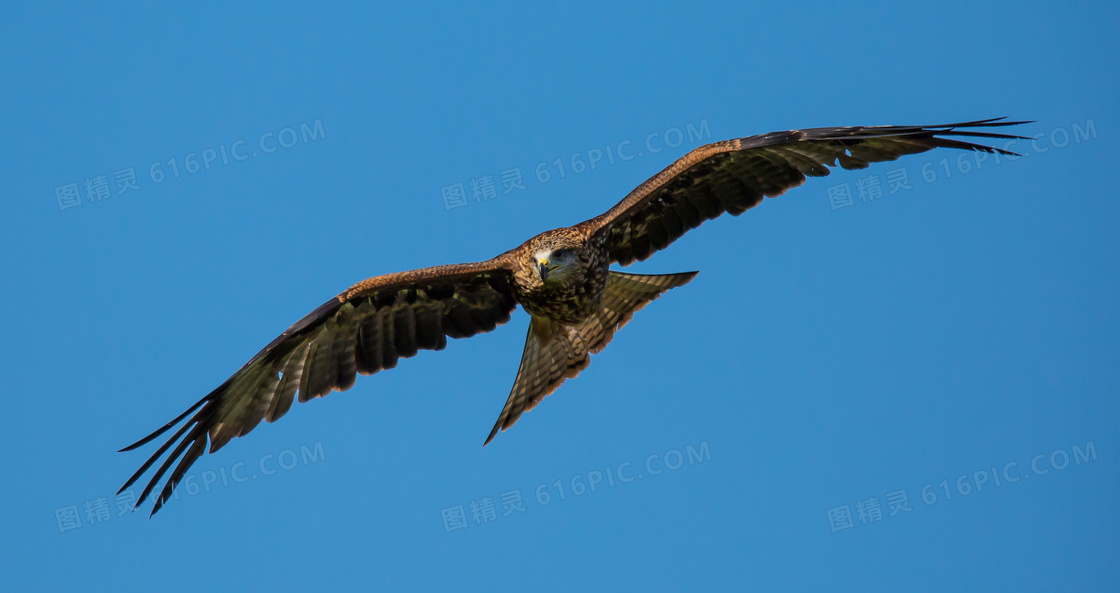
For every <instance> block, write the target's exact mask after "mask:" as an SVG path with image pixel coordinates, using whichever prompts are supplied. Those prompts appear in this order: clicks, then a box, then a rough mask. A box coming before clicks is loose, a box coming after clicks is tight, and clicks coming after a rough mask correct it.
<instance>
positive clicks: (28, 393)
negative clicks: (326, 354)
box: [0, 2, 1120, 591]
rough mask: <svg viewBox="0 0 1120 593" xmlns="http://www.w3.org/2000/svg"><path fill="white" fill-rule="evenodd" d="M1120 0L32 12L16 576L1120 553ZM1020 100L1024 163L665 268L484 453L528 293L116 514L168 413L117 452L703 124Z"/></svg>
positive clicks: (968, 170)
mask: <svg viewBox="0 0 1120 593" xmlns="http://www.w3.org/2000/svg"><path fill="white" fill-rule="evenodd" d="M1118 16H1120V11H1118V9H1117V8H1116V7H1115V6H1113V5H1109V4H1107V3H1086V4H1084V5H1080V6H1076V7H1071V6H1054V5H1049V4H1027V5H1024V4H1022V3H1015V4H1010V5H1000V6H996V5H991V6H988V5H983V6H979V5H975V4H974V3H959V4H946V3H944V2H928V3H912V4H906V5H905V6H902V5H898V4H896V3H881V4H871V5H866V6H864V7H860V8H853V7H844V8H837V7H830V6H826V5H816V4H813V5H805V4H797V5H793V4H790V5H767V6H765V7H761V6H746V5H739V4H737V3H736V4H730V5H722V6H720V5H715V4H713V3H704V4H703V5H700V6H685V5H678V4H652V3H640V4H633V5H627V6H613V7H608V6H601V5H597V4H587V5H579V6H564V7H555V6H553V7H548V8H539V7H532V8H530V7H526V6H489V7H470V8H466V7H462V6H458V5H454V4H453V5H445V6H439V7H428V8H414V7H408V8H383V7H377V8H375V7H372V6H369V5H365V4H358V5H348V6H336V7H310V6H308V7H292V6H285V7H277V6H273V5H257V6H244V7H229V6H223V5H216V4H205V3H204V4H199V3H195V4H192V5H190V6H189V7H185V6H181V7H175V8H171V7H162V6H160V7H153V6H151V5H146V4H138V5H128V6H123V5H122V6H112V7H110V6H107V5H97V6H96V7H92V6H85V5H64V6H63V5H60V6H51V5H48V4H37V5H35V6H33V7H29V6H10V7H8V8H6V10H5V17H4V18H3V19H0V39H3V41H2V42H0V43H3V60H2V68H3V70H2V80H3V81H4V84H3V85H2V90H0V93H2V95H3V98H4V105H5V109H4V112H5V118H4V119H5V129H7V130H8V131H7V138H8V141H7V146H8V149H7V150H6V151H5V158H4V159H3V160H2V162H0V174H2V177H3V179H4V180H5V184H4V195H5V199H4V200H2V201H0V212H2V214H0V224H2V230H3V232H0V262H2V263H0V266H2V271H3V277H4V279H5V280H4V287H5V288H6V290H3V291H0V304H2V306H3V310H5V311H8V315H6V318H5V325H6V328H5V329H6V332H5V333H6V336H7V339H6V340H3V341H2V342H0V360H3V361H4V362H3V369H4V373H3V377H4V379H3V386H4V391H5V392H6V398H5V402H6V410H5V413H4V414H3V416H2V417H0V426H2V428H3V431H2V433H3V434H4V440H5V443H6V448H7V455H6V461H5V466H6V468H7V471H6V472H5V474H6V476H7V480H6V483H7V484H8V486H7V487H6V488H3V489H0V503H2V504H0V509H3V510H2V513H3V524H4V533H5V535H6V536H7V537H4V538H3V541H2V542H0V558H3V560H0V566H2V570H0V575H2V576H0V581H2V582H3V586H2V588H3V589H4V590H12V591H14V590H51V591H63V590H74V589H85V588H88V587H89V586H90V584H91V583H97V584H98V587H102V586H103V587H104V588H109V587H113V588H116V589H120V590H140V589H141V588H145V589H151V588H152V587H158V588H159V589H160V590H166V591H188V590H190V591H195V590H199V589H201V588H204V587H205V588H207V589H208V590H232V589H239V588H247V587H252V588H262V589H263V588H268V589H269V590H274V591H301V590H309V589H314V590H342V589H345V590H356V589H362V590H369V589H376V590H402V589H408V590H437V589H438V590H447V589H462V590H481V589H483V588H486V589H487V590H526V589H531V590H538V591H552V590H571V589H573V588H579V589H591V590H607V589H610V590H618V589H639V588H641V589H644V590H651V591H659V590H683V589H688V590H714V589H723V590H728V589H736V590H739V589H742V590H747V589H749V590H775V591H777V590H790V591H796V590H822V589H824V588H825V587H828V588H839V589H852V590H867V591H875V590H888V589H892V590H914V591H924V590H930V591H932V590H945V589H947V588H953V589H964V590H981V589H998V590H1017V591H1053V590H1063V591H1106V590H1117V589H1118V586H1120V570H1118V568H1117V563H1116V557H1117V552H1118V551H1120V536H1117V533H1118V532H1120V529H1118V528H1120V511H1118V509H1117V506H1116V504H1115V503H1116V500H1117V495H1118V494H1120V479H1118V478H1117V475H1118V473H1117V464H1118V463H1120V443H1118V441H1117V430H1116V427H1117V426H1118V424H1120V405H1118V404H1117V397H1116V396H1117V388H1118V387H1120V381H1118V378H1120V377H1118V371H1117V369H1120V365H1118V364H1117V361H1118V355H1120V341H1118V339H1117V336H1118V335H1120V334H1118V329H1120V316H1118V312H1120V309H1118V306H1117V305H1118V303H1120V298H1118V297H1120V282H1118V280H1120V274H1118V272H1120V267H1118V264H1117V262H1118V261H1120V260H1118V255H1120V240H1118V239H1120V233H1118V230H1117V229H1118V228H1120V226H1118V224H1117V223H1118V222H1120V200H1117V199H1116V198H1117V191H1116V186H1115V182H1114V180H1113V178H1112V172H1114V171H1115V163H1116V159H1117V158H1120V150H1118V148H1117V146H1118V144H1117V141H1116V138H1117V135H1116V134H1117V129H1118V128H1117V126H1118V121H1117V115H1118V113H1117V107H1116V106H1117V105H1118V104H1120V93H1118V86H1117V77H1116V72H1118V71H1120V69H1118V64H1117V61H1118V59H1117V57H1118V56H1120V47H1118V45H1117V40H1116V34H1115V32H1116V28H1117V25H1118V24H1120V22H1118V21H1120V19H1118ZM1002 115H1007V116H1011V117H1012V118H1016V119H1032V120H1036V123H1033V124H1029V125H1026V126H1023V127H1021V128H1020V132H1021V133H1022V134H1024V135H1026V136H1031V137H1034V138H1035V139H1034V140H1033V141H1022V142H1019V143H1018V144H1016V145H1014V146H1013V147H1012V149H1013V150H1017V151H1019V152H1022V153H1023V154H1024V156H1023V158H1019V159H1015V160H1011V159H1007V158H1004V159H1001V160H999V161H998V162H997V161H996V159H994V158H989V159H987V160H978V159H977V157H976V156H975V155H972V154H967V153H959V152H953V151H947V150H942V151H938V152H933V153H927V154H923V155H918V156H912V157H906V158H904V159H903V160H900V161H898V162H896V163H885V164H880V165H876V166H874V167H873V168H871V169H869V170H865V171H855V172H843V171H842V172H840V173H838V174H834V175H833V176H831V177H828V178H825V179H814V180H811V181H810V182H808V183H806V184H805V185H804V186H802V187H801V188H798V189H796V190H793V191H791V192H790V193H788V194H786V195H785V196H783V197H781V198H779V199H776V200H767V201H766V202H765V203H764V204H762V205H761V206H760V207H758V208H757V209H755V210H752V211H750V212H748V213H747V214H744V215H743V216H741V217H738V218H732V217H724V218H721V219H719V220H716V221H713V222H709V223H706V224H705V225H704V226H703V227H702V228H700V229H698V230H696V231H693V232H691V233H689V234H688V235H687V236H686V237H684V238H683V239H681V240H680V241H678V242H676V243H675V244H674V245H673V246H672V247H671V248H670V249H668V250H666V251H664V252H662V253H660V254H658V255H656V256H655V257H653V258H652V259H650V260H649V261H647V262H643V263H640V264H637V265H634V266H631V267H630V268H628V270H629V271H633V272H638V273H668V272H678V271H687V270H700V275H699V276H698V277H697V278H696V279H695V280H694V281H693V282H692V283H691V284H689V285H688V286H685V287H682V288H679V289H675V290H673V291H672V292H670V293H668V294H667V295H666V296H664V297H663V298H662V299H661V300H659V301H657V302H656V303H654V304H652V305H651V306H649V307H647V308H646V309H645V310H643V311H641V312H640V313H639V314H638V315H637V316H636V318H635V320H634V321H633V322H632V323H631V324H630V325H628V326H627V327H626V328H625V329H624V330H622V331H621V332H620V333H619V335H618V336H617V337H616V339H615V340H614V342H613V343H612V344H611V345H610V347H609V348H607V349H606V350H605V351H604V352H603V353H602V354H600V355H597V356H595V357H594V358H593V360H592V364H591V366H590V368H589V369H588V370H587V371H585V372H584V373H583V374H582V375H581V376H580V377H578V378H577V379H575V380H571V381H569V382H568V383H566V384H565V385H564V386H563V387H562V388H561V389H560V390H559V391H558V392H557V393H556V394H554V395H552V396H549V397H548V398H547V399H546V400H545V401H544V402H543V403H542V404H541V405H540V406H539V407H537V408H536V409H534V410H533V411H531V412H530V413H528V414H526V415H525V416H523V417H522V418H521V420H520V421H519V422H518V423H517V425H516V426H515V427H514V428H513V429H511V430H509V431H507V432H504V433H502V434H500V435H499V436H498V437H497V438H496V439H495V441H494V442H493V443H491V444H490V445H489V446H487V447H486V448H485V449H483V448H481V447H480V445H481V443H482V441H483V439H484V438H485V436H486V434H487V432H488V431H489V429H490V427H491V426H492V424H493V422H494V420H495V418H496V417H497V415H498V413H499V412H500V410H501V406H502V404H503V403H504V401H505V398H506V395H507V394H508V390H509V388H510V385H511V384H512V381H513V377H514V374H515V372H516V369H517V363H518V360H519V357H520V354H521V348H522V345H523V343H524V334H525V328H526V325H527V323H528V317H527V315H525V314H524V313H523V312H520V311H519V312H518V313H517V314H515V316H514V317H513V319H512V321H511V322H510V323H509V324H508V325H507V326H503V327H500V328H499V329H498V330H496V331H494V332H492V333H490V334H486V335H482V336H477V337H475V338H471V339H469V340H459V341H453V342H452V343H451V344H450V345H449V347H448V348H447V349H446V350H445V351H442V352H438V353H431V352H427V353H422V354H421V355H420V356H418V357H416V358H414V359H409V360H407V361H404V362H402V363H401V364H400V366H399V367H398V368H396V369H394V370H393V371H391V372H386V373H380V374H378V375H376V376H374V377H363V378H359V380H358V382H357V384H356V386H355V387H354V388H353V389H351V390H350V391H347V392H344V393H341V394H339V393H336V394H332V395H331V396H330V397H327V398H324V399H323V400H316V401H313V402H310V403H306V404H300V405H297V406H296V407H294V408H293V409H292V411H291V412H289V414H288V415H287V416H285V417H284V418H283V419H282V420H281V421H279V422H277V423H275V424H270V425H262V426H261V427H259V428H257V429H256V430H255V431H254V432H253V433H252V434H250V435H248V436H247V437H244V438H240V439H236V440H234V441H233V442H231V443H230V444H229V445H228V446H227V447H225V448H224V449H222V450H221V451H219V452H218V453H217V454H215V455H208V456H205V457H203V458H202V459H201V460H200V461H199V463H197V464H196V465H195V466H194V468H193V469H192V471H191V474H190V477H188V479H187V481H186V482H184V484H183V485H182V486H181V487H180V496H179V499H178V500H172V501H171V502H170V503H169V504H168V505H167V506H166V507H165V508H164V509H163V510H162V511H161V512H160V513H159V514H158V515H156V517H155V518H154V519H153V520H148V519H147V512H148V510H149V509H150V505H146V506H145V508H144V509H143V512H140V513H135V514H129V513H118V509H117V504H118V502H122V501H118V500H117V499H116V498H115V497H114V493H115V492H116V490H117V488H118V487H119V486H120V485H121V483H123V481H124V480H125V479H126V478H127V477H128V476H129V475H130V474H131V473H132V471H133V470H134V469H135V468H136V467H138V465H139V464H140V463H142V462H143V460H144V459H145V458H146V456H147V454H149V453H150V452H151V451H152V450H153V448H152V447H149V448H146V449H144V450H143V451H141V452H131V453H117V452H116V451H117V449H119V448H121V447H122V446H124V445H127V444H129V443H131V442H132V441H134V440H135V439H137V438H139V437H141V436H143V435H145V434H147V433H148V432H149V431H150V430H152V429H154V428H155V427H157V426H159V425H161V424H162V423H164V422H166V421H167V420H168V419H170V418H172V417H173V416H175V415H177V414H178V413H179V412H180V411H182V410H183V409H185V408H186V407H187V406H189V405H190V404H191V403H193V402H195V401H196V400H197V399H198V398H199V397H201V396H202V395H203V394H205V393H206V392H208V391H210V390H211V389H212V388H214V387H215V386H216V385H218V384H219V383H221V382H222V381H223V380H225V378H226V377H228V376H229V375H230V374H231V373H232V372H233V371H235V370H237V368H238V367H240V366H241V364H242V363H243V362H244V361H245V360H247V359H248V358H250V357H251V356H252V355H253V354H254V353H256V351H257V350H258V349H259V348H261V347H262V346H263V345H264V344H266V343H268V342H269V341H270V340H271V339H272V338H273V337H274V336H276V335H277V334H278V333H280V332H281V331H282V330H283V329H285V328H286V327H288V325H290V324H291V323H292V322H294V321H296V320H297V319H299V318H300V317H302V316H303V315H304V314H305V313H307V312H308V311H310V310H311V309H313V308H314V307H315V306H317V305H319V304H320V303H322V302H323V301H324V300H326V299H327V298H329V297H331V296H333V295H334V294H336V293H337V292H339V291H341V290H342V289H344V288H346V287H347V286H349V285H350V284H352V283H354V282H356V281H358V280H361V279H363V278H366V277H369V276H373V275H378V274H383V273H389V272H395V271H399V270H407V269H413V268H418V267H425V266H429V265H436V264H442V263H450V262H459V261H476V260H481V259H486V258H489V257H492V256H493V255H496V254H497V253H499V252H502V251H504V250H506V249H509V248H510V247H512V246H515V245H517V244H519V243H520V242H522V241H523V240H525V239H526V238H528V237H530V236H532V235H533V234H536V233H538V232H541V231H544V230H548V229H550V228H555V227H558V226H565V225H569V224H574V223H576V222H579V221H581V220H584V219H587V218H590V217H591V216H594V215H597V214H599V213H600V212H602V211H604V210H606V209H607V208H609V207H610V206H611V205H613V204H614V203H615V202H617V201H618V200H619V199H621V197H622V196H624V195H625V194H626V193H627V192H628V191H629V190H630V189H632V188H633V187H634V186H636V185H638V184H639V183H640V182H642V181H643V180H645V179H646V178H647V177H649V176H650V175H652V174H654V173H656V172H657V171H659V170H660V169H661V168H663V167H665V166H666V165H668V164H669V163H670V162H672V160H673V159H675V158H677V157H679V156H681V155H683V154H685V153H686V152H687V151H688V150H690V149H692V148H695V147H696V146H698V145H700V144H702V143H706V142H710V141H716V140H721V139H725V138H732V137H739V136H747V135H752V134H758V133H764V132H769V131H773V130H785V129H790V128H798V127H813V126H829V125H870V124H936V123H943V122H951V121H960V120H968V119H977V118H984V117H994V116H1002ZM690 133H691V134H690ZM597 151H598V152H597ZM608 153H609V154H611V155H613V156H615V157H618V155H624V156H630V157H632V158H613V159H610V158H608V156H607V154H608ZM639 154H640V156H639ZM596 155H598V157H597V158H595V159H594V160H595V161H596V162H595V166H594V168H592V167H591V166H590V162H591V160H592V159H593V157H595V156H596ZM962 155H963V156H962ZM900 170H901V171H902V173H899V171H900ZM561 171H563V173H561ZM503 172H505V175H506V177H505V178H504V179H505V180H506V181H509V182H510V185H509V186H508V187H507V186H506V185H505V184H504V183H503ZM514 172H516V173H514ZM546 173H547V177H546ZM888 173H890V174H891V177H890V179H891V180H892V181H891V182H890V183H889V182H888ZM516 174H520V176H521V180H520V184H517V183H516V180H515V179H513V178H511V177H509V176H510V175H516ZM871 175H874V176H875V177H874V178H871V177H869V176H871ZM902 175H905V179H902V178H901V176H902ZM487 176H488V177H490V178H491V179H492V180H493V182H494V184H495V191H494V195H493V197H490V198H489V199H482V198H484V197H488V196H480V198H479V199H478V200H476V199H474V197H473V195H472V192H471V184H472V180H474V181H475V183H476V184H477V183H478V182H477V180H479V179H483V178H485V177H487ZM459 184H462V187H463V188H464V194H463V195H464V197H465V201H456V198H457V194H455V193H454V192H455V191H456V189H455V188H456V187H458V185H459ZM876 184H878V187H879V188H880V189H881V196H878V197H877V198H876V199H872V198H873V196H874V191H873V190H872V189H870V188H873V187H874V186H875V185H876ZM845 187H846V188H848V191H850V192H851V200H850V204H849V205H844V200H843V199H842V195H843V193H842V192H843V191H844V189H843V188H845ZM448 188H451V189H448ZM859 188H863V189H864V191H865V193H862V194H861V192H860V190H859ZM639 476H640V477H639ZM962 476H963V477H962ZM997 481H998V485H997ZM592 483H594V490H593V491H592V489H591V486H592ZM137 492H138V491H137ZM903 497H905V499H903ZM518 499H520V500H518ZM488 509H492V511H489V510H488ZM491 512H492V514H491Z"/></svg>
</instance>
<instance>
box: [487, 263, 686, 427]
mask: <svg viewBox="0 0 1120 593" xmlns="http://www.w3.org/2000/svg"><path fill="white" fill-rule="evenodd" d="M696 274H697V272H684V273H680V274H659V275H646V274H628V273H625V272H614V271H612V272H610V277H609V279H608V280H607V286H606V288H605V289H604V291H603V303H602V305H603V306H602V308H601V309H600V310H599V311H597V312H596V314H595V315H592V316H591V317H589V318H588V319H586V320H584V321H583V322H582V323H580V324H578V325H574V326H570V325H562V324H560V323H557V322H555V321H552V320H550V319H545V318H542V317H533V318H532V320H531V321H530V323H529V335H528V336H527V337H526V338H525V351H524V353H523V354H522V355H521V366H520V367H519V368H518V369H517V379H515V380H514V382H513V389H512V390H511V391H510V394H509V398H508V399H507V400H506V405H505V407H504V408H502V413H501V414H500V415H499V416H498V421H497V422H496V423H495V424H494V428H493V429H492V430H491V431H490V435H489V436H488V437H486V442H485V443H483V445H482V446H484V447H485V446H486V445H487V444H489V443H490V441H491V440H493V439H494V435H496V434H498V431H499V430H505V429H507V428H509V427H510V426H513V423H514V422H517V419H518V418H520V417H521V414H522V413H524V412H526V411H528V410H531V409H532V408H533V407H534V406H536V405H537V403H539V402H540V401H541V399H543V398H544V397H545V396H546V395H548V394H550V393H552V392H553V391H556V388H557V387H559V386H560V384H561V383H563V382H564V380H565V379H568V378H571V377H575V376H576V375H578V374H579V373H580V371H582V370H583V369H585V368H587V365H588V363H589V362H590V358H589V355H590V354H597V353H599V352H600V351H602V350H603V348H606V346H607V344H609V343H610V341H611V339H612V338H613V337H614V334H615V332H617V331H618V329H619V328H621V327H622V326H624V325H626V323H627V322H628V321H630V319H631V318H632V317H633V315H634V313H635V312H636V311H637V310H638V309H641V308H642V307H644V306H646V304H647V303H649V302H650V301H652V300H654V299H656V298H657V297H659V296H661V295H662V294H664V292H665V291H667V290H669V289H670V288H676V287H678V286H683V285H685V284H688V282H689V281H691V280H692V279H693V278H694V277H695V276H696Z"/></svg>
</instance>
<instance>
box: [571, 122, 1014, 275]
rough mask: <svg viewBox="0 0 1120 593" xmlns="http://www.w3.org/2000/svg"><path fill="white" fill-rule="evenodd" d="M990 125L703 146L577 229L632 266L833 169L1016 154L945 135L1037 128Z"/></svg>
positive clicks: (859, 130) (820, 132)
mask: <svg viewBox="0 0 1120 593" xmlns="http://www.w3.org/2000/svg"><path fill="white" fill-rule="evenodd" d="M1003 119H1004V118H996V119H986V120H979V121H972V122H963V123H956V124H945V125H939V126H871V127H847V128H813V129H808V130H790V131H788V132H771V133H769V134H763V135H760V136H751V137H749V138H738V139H735V140H726V141H723V142H716V143H714V144H708V145H706V146H701V147H700V148H697V149H696V150H693V151H692V152H690V153H688V154H686V155H685V156H683V157H681V158H680V159H678V160H677V161H676V162H675V163H673V164H672V165H669V166H668V167H666V168H665V169H664V170H663V171H661V172H660V173H658V174H657V175H654V176H653V177H651V178H649V179H648V180H646V182H645V183H643V184H641V185H639V186H638V187H637V188H635V189H634V191H632V192H630V194H629V195H627V196H626V198H625V199H623V200H622V201H621V202H619V203H618V205H616V206H615V207H614V208H611V209H610V210H609V211H607V212H606V213H604V214H602V215H600V216H597V217H595V218H593V219H591V220H588V221H585V222H583V223H581V224H580V225H578V226H579V227H581V228H582V229H583V230H585V231H586V232H589V233H592V234H596V233H598V234H600V236H601V238H602V239H603V240H604V241H605V244H606V247H607V249H608V251H609V252H610V256H611V261H612V263H613V262H618V263H619V264H621V265H624V266H625V265H629V264H631V263H633V262H634V260H638V261H641V260H644V259H646V258H647V257H649V256H650V255H651V254H653V253H654V252H655V251H658V250H660V249H664V248H665V247H666V246H668V245H669V244H670V243H672V242H673V241H675V240H676V239H678V238H679V237H680V236H681V235H683V234H684V233H685V232H686V231H688V230H690V229H693V228H696V227H698V226H700V223H702V222H704V221H705V220H710V219H713V218H716V217H718V216H720V215H721V214H723V213H724V212H730V213H731V214H732V215H733V216H737V215H739V214H742V213H743V212H745V211H746V210H747V209H749V208H753V207H754V206H757V205H758V204H759V203H760V202H762V197H763V196H767V197H771V198H773V197H776V196H779V195H781V194H783V193H785V191H786V190H788V189H790V188H792V187H797V186H798V185H801V184H802V183H804V182H805V176H806V175H808V176H811V177H823V176H825V175H828V173H829V169H828V167H835V166H837V162H839V166H841V167H843V168H845V169H863V168H865V167H867V166H868V164H869V163H876V162H880V161H893V160H895V159H897V158H898V157H900V156H903V155H907V154H916V153H920V152H925V151H927V150H932V149H934V148H939V147H945V148H959V149H962V150H977V151H982V152H989V153H998V154H1007V155H1014V154H1015V153H1013V152H1008V151H1006V150H1002V149H999V148H993V147H990V146H984V145H982V144H973V143H972V142H968V141H964V140H955V139H952V138H947V137H946V136H962V137H974V138H1016V139H1025V138H1023V137H1022V136H1012V135H1008V134H997V133H992V132H988V131H974V130H970V129H968V128H990V127H996V126H1013V125H1018V124H1023V123H1030V122H1008V121H1002V120H1003Z"/></svg>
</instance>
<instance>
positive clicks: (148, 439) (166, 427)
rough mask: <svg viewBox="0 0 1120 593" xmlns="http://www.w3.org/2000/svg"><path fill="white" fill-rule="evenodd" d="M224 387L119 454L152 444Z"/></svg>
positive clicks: (212, 392)
mask: <svg viewBox="0 0 1120 593" xmlns="http://www.w3.org/2000/svg"><path fill="white" fill-rule="evenodd" d="M224 387H225V385H222V386H221V387H219V388H218V389H215V390H214V391H211V392H210V393H208V394H206V397H204V398H202V399H200V400H198V401H197V402H195V404H194V405H193V406H191V407H189V408H187V410H186V411H185V412H183V413H182V414H179V415H178V416H176V417H175V418H174V419H173V420H171V421H170V422H168V423H167V424H164V425H163V426H161V427H160V428H158V429H156V431H155V432H153V433H152V434H150V435H148V436H146V437H144V438H142V439H140V440H138V441H136V442H135V443H132V444H131V445H129V446H127V447H125V448H124V449H120V450H118V451H117V453H124V452H125V451H132V450H133V449H136V448H139V447H143V446H144V445H147V444H148V443H150V442H152V440H154V439H155V438H156V437H158V436H159V435H161V434H163V433H165V432H167V431H168V430H170V429H171V428H172V427H173V426H175V425H176V424H178V423H180V422H182V421H183V418H186V417H187V416H188V415H190V413H191V412H193V411H195V410H197V409H198V408H199V407H201V406H202V404H204V403H206V402H207V400H209V399H210V398H211V397H213V396H214V394H216V393H218V391H220V390H221V389H222V388H224Z"/></svg>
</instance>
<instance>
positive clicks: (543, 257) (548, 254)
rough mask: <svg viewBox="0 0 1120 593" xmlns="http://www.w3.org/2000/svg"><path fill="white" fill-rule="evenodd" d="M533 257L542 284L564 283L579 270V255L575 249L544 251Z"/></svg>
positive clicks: (560, 248) (565, 248)
mask: <svg viewBox="0 0 1120 593" xmlns="http://www.w3.org/2000/svg"><path fill="white" fill-rule="evenodd" d="M533 257H534V258H535V261H536V267H537V273H538V274H539V275H540V278H541V282H550V283H551V282H563V281H564V280H565V279H567V278H568V277H569V275H571V274H572V273H573V272H574V271H576V270H577V269H578V268H579V265H578V264H579V261H578V260H579V254H578V253H576V250H575V248H573V247H555V248H549V249H542V250H540V251H537V252H536V253H535V254H534V255H533Z"/></svg>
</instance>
